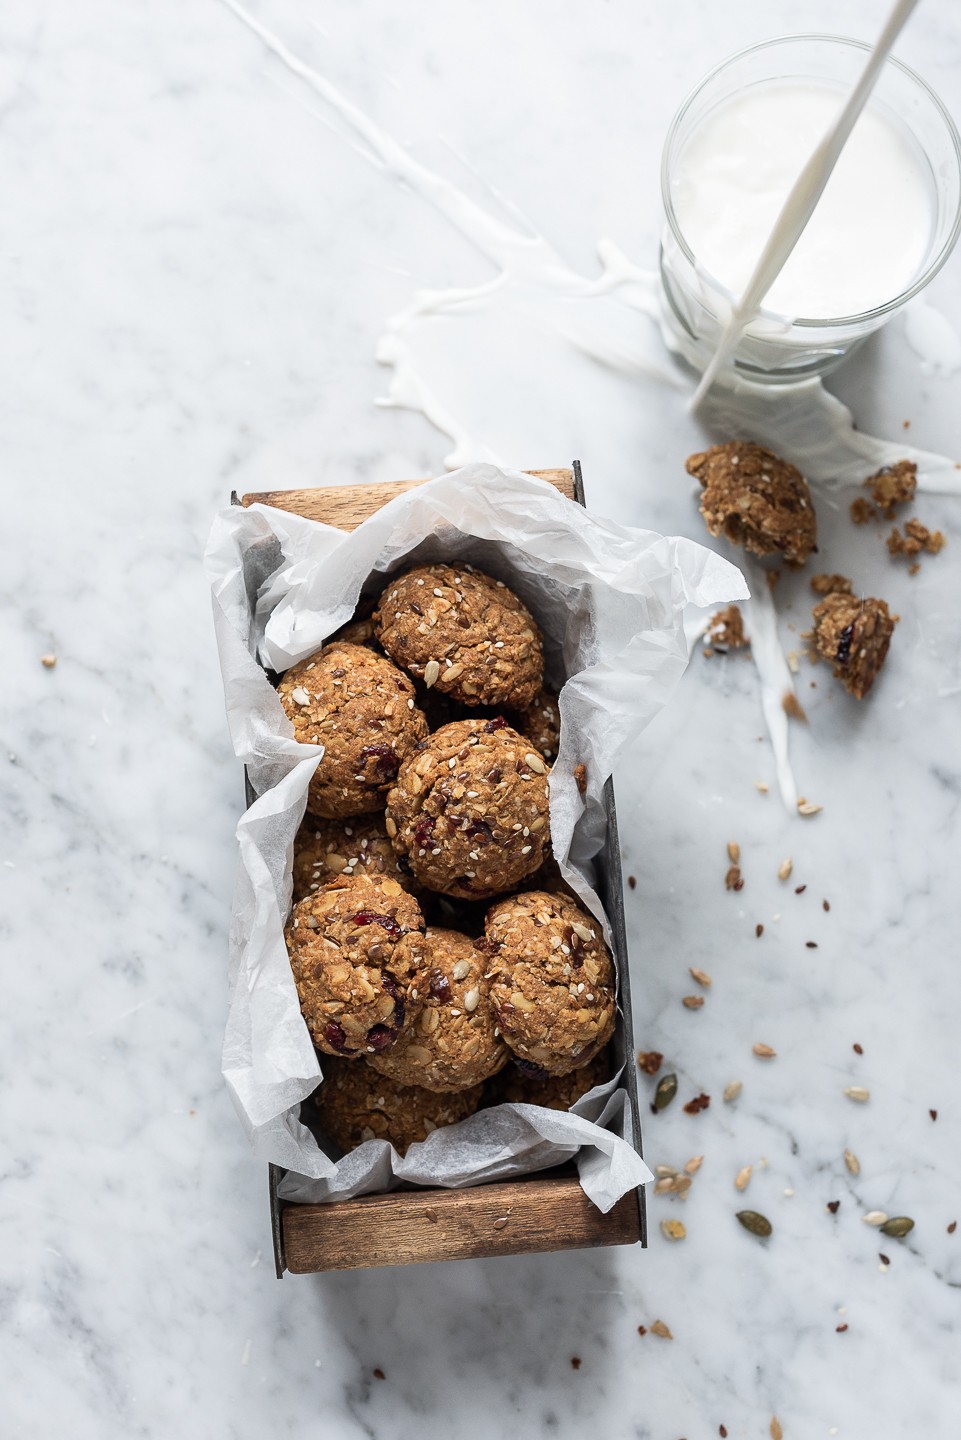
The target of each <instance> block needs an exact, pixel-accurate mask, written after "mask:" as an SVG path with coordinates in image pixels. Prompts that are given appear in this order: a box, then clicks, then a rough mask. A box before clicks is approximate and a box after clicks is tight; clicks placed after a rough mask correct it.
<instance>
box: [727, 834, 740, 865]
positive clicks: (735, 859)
mask: <svg viewBox="0 0 961 1440" xmlns="http://www.w3.org/2000/svg"><path fill="white" fill-rule="evenodd" d="M727 858H728V859H729V860H730V862H731V864H732V865H739V864H740V862H741V847H740V845H739V844H738V843H737V841H736V840H729V841H728V842H727Z"/></svg>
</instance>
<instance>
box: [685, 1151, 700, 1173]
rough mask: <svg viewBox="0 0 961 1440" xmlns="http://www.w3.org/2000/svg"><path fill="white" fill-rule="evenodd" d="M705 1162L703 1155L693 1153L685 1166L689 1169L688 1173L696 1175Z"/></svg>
mask: <svg viewBox="0 0 961 1440" xmlns="http://www.w3.org/2000/svg"><path fill="white" fill-rule="evenodd" d="M703 1164H704V1156H703V1155H692V1156H691V1158H690V1160H688V1162H687V1164H686V1165H685V1166H684V1169H685V1170H686V1171H687V1173H688V1175H696V1174H697V1172H698V1171H699V1170H700V1168H701V1166H702V1165H703Z"/></svg>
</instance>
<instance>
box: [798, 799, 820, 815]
mask: <svg viewBox="0 0 961 1440" xmlns="http://www.w3.org/2000/svg"><path fill="white" fill-rule="evenodd" d="M823 809H824V806H823V805H815V803H814V801H813V800H799V801H798V802H797V813H798V814H799V815H820V813H821V811H822V810H823Z"/></svg>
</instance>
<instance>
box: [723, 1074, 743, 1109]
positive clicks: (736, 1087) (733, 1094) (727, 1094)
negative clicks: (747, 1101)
mask: <svg viewBox="0 0 961 1440" xmlns="http://www.w3.org/2000/svg"><path fill="white" fill-rule="evenodd" d="M743 1089H744V1086H743V1084H742V1083H741V1081H740V1080H732V1081H731V1083H730V1085H726V1086H725V1087H724V1099H725V1100H726V1101H727V1103H728V1104H729V1105H730V1103H731V1101H732V1100H736V1099H737V1097H738V1096H739V1095H740V1093H741V1091H742V1090H743Z"/></svg>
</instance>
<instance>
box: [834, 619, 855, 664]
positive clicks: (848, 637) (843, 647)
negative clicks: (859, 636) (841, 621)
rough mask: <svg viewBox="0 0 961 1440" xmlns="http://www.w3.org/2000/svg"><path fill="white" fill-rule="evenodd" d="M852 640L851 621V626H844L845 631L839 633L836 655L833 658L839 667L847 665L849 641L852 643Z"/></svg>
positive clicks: (849, 654)
mask: <svg viewBox="0 0 961 1440" xmlns="http://www.w3.org/2000/svg"><path fill="white" fill-rule="evenodd" d="M853 639H854V621H853V620H852V621H851V624H850V625H848V626H846V627H845V629H844V630H842V631H841V636H840V639H839V640H838V652H837V654H836V655H835V657H834V658H835V660H836V661H837V662H838V664H839V665H846V664H847V663H848V661H849V660H850V658H851V641H852V640H853Z"/></svg>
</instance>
